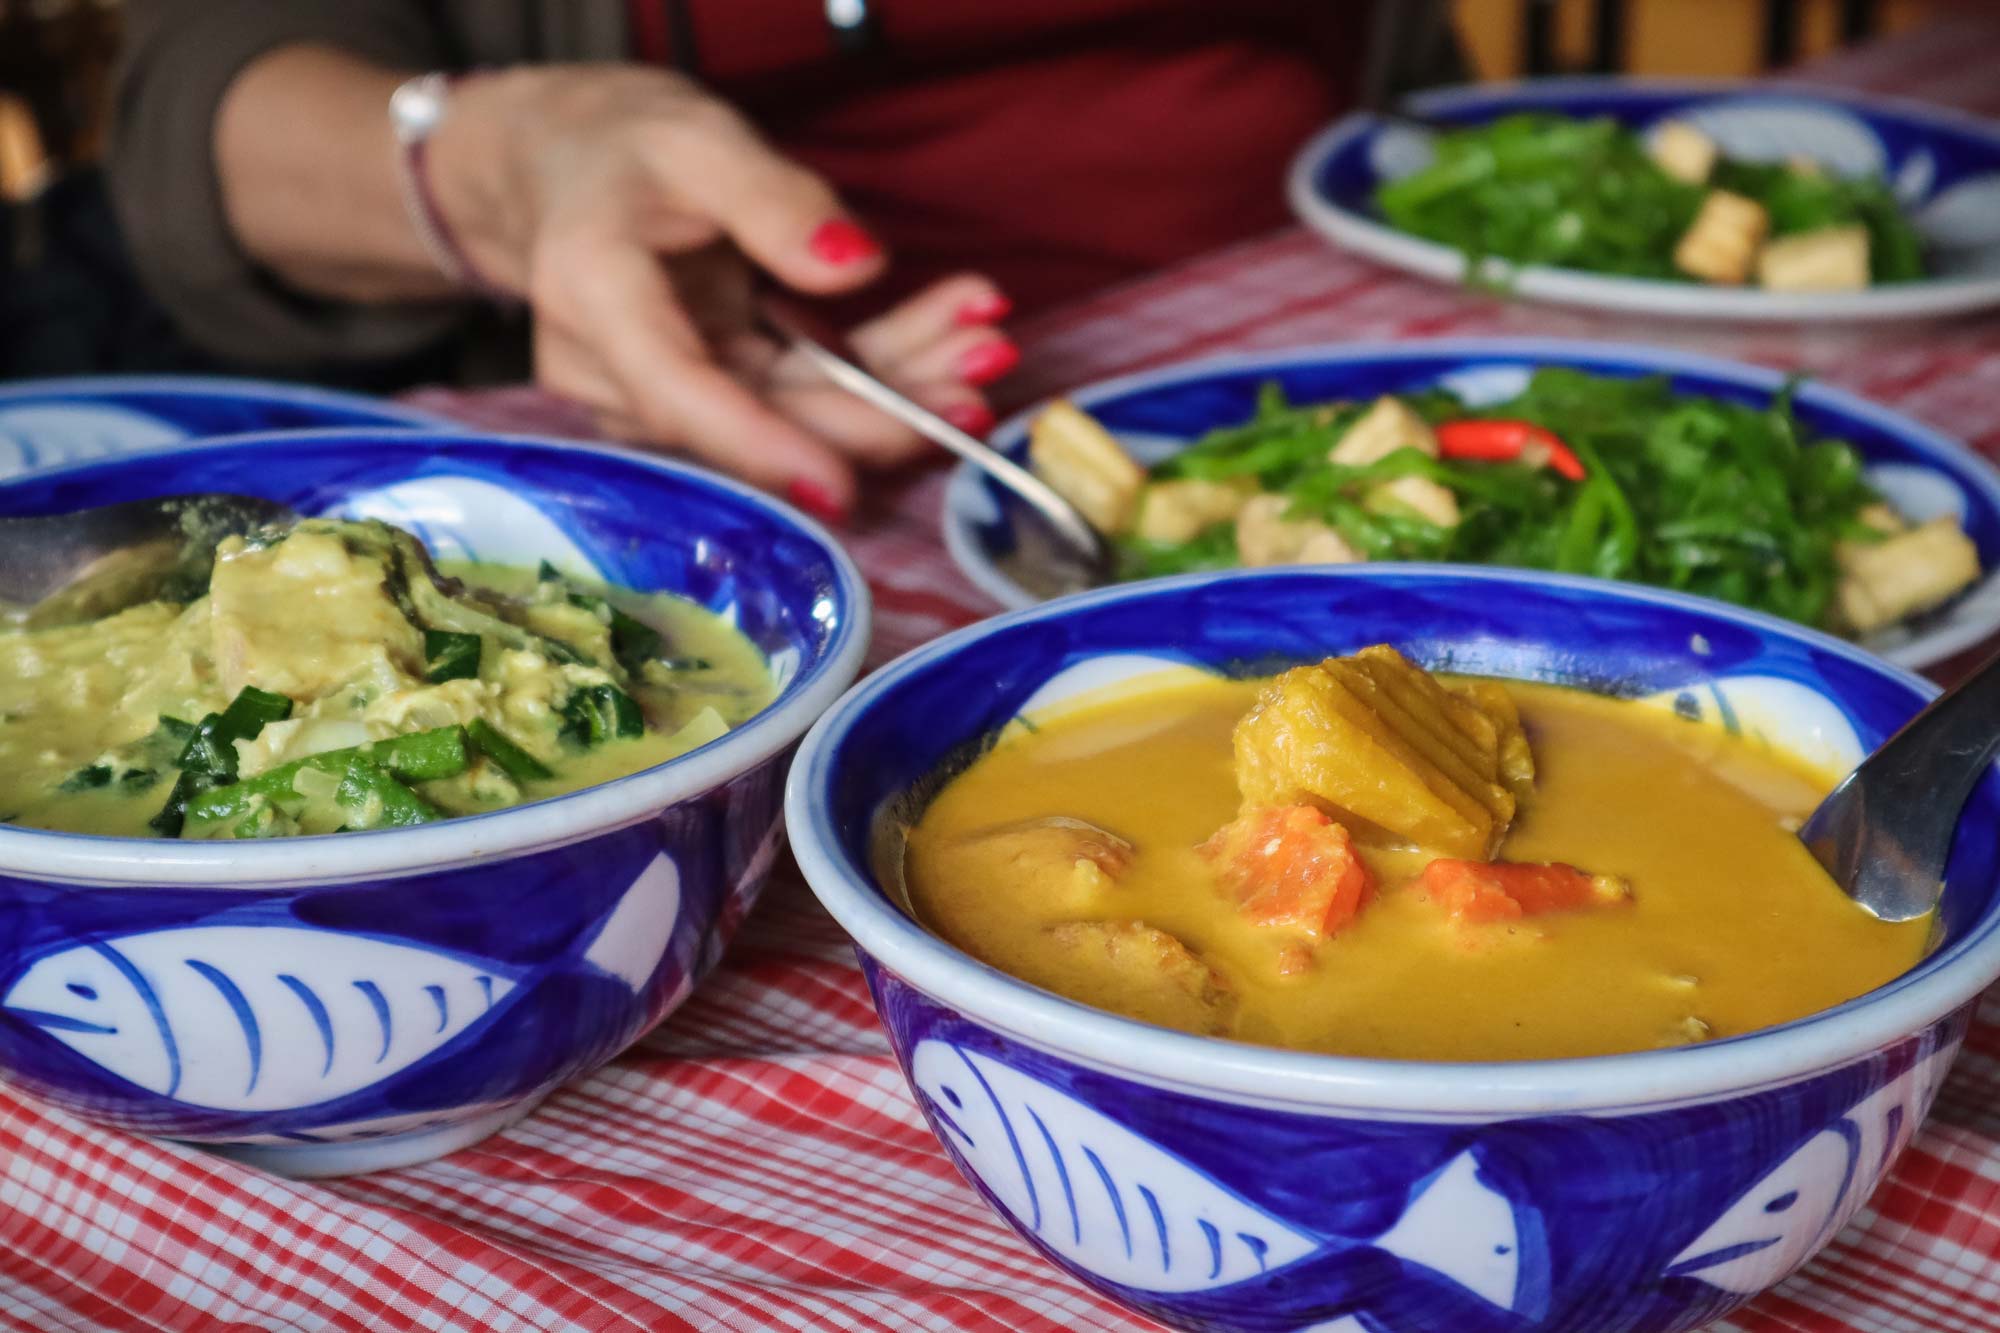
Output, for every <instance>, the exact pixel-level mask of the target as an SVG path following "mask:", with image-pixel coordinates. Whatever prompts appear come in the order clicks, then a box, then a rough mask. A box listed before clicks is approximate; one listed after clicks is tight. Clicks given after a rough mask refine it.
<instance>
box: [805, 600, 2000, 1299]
mask: <svg viewBox="0 0 2000 1333" xmlns="http://www.w3.org/2000/svg"><path fill="white" fill-rule="evenodd" d="M1932 692H1933V691H1932V687H1930V686H1929V685H1927V684H1925V683H1924V682H1923V681H1921V680H1920V679H1918V678H1917V677H1914V676H1912V675H1909V674H1908V673H1906V672H1903V671H1901V670H1899V669H1898V668H1896V667H1894V666H1891V665H1889V664H1887V663H1885V662H1883V661H1882V660H1881V659H1879V658H1876V657H1872V656H1870V655H1869V654H1867V653H1865V652H1863V651H1861V650H1859V649H1858V648H1855V647H1853V646H1851V645H1849V644H1846V643H1844V642H1841V641H1840V640H1837V639H1834V638H1832V637H1830V636H1826V635H1822V634H1818V633H1816V632H1814V631H1811V630H1807V629H1804V628H1802V627H1800V626H1797V625H1794V624H1788V623H1786V622H1783V621H1780V620H1778V619H1776V618H1773V617H1769V616H1765V615H1761V614H1758V613H1755V612H1751V611H1747V610H1742V609H1739V608H1733V607H1729V606H1726V605H1724V604H1721V603H1718V602H1711V601H1706V600H1702V599H1698V598H1693V597H1688V596H1684V595H1682V594H1678V593H1672V592H1666V591H1659V590H1651V589H1646V588H1641V587H1637V586H1633V585H1624V584H1610V583H1605V582H1602V581H1596V580H1590V579H1585V578H1577V577H1570V576H1565V575H1559V574H1533V573H1526V572H1520V571H1502V570H1482V569H1472V568H1465V567H1457V566H1438V565H1381V566H1367V567H1349V568H1340V569H1306V568H1293V569H1277V570H1264V571H1247V572H1235V573H1223V574H1211V575H1197V576H1188V577H1182V578H1178V579H1173V580H1163V581H1160V582H1156V583H1149V584H1143V585H1136V586H1131V587H1126V588H1117V589H1107V590H1100V591H1097V592H1093V593H1088V594H1083V595H1080V596H1076V597H1071V598H1065V599H1062V600H1060V601H1058V602H1054V603H1051V604H1049V605H1047V606H1045V607H1042V608H1039V609H1034V610H1029V611H1024V612H1019V613H1016V614H1013V615H1010V616H1006V617H1002V618H1000V619H998V620H994V621H989V622H987V623H985V624H983V625H979V626H975V627H973V628H971V629H968V630H964V631H961V632H960V633H958V634H955V635H953V636H950V637H948V638H946V639H943V640H940V641H939V642H938V643H936V644H933V645H931V646H929V647H927V648H924V649H921V650H919V651H917V652H915V653H913V654H911V655H909V656H907V657H905V658H903V659H901V660H900V661H899V662H897V663H895V664H892V665H891V666H889V667H887V668H885V669H884V670H882V671H880V672H879V673H877V674H876V675H874V676H873V677H871V678H870V679H869V680H868V681H866V682H865V683H864V684H863V685H862V686H860V687H859V688H857V689H856V690H855V691H853V692H852V693H850V694H849V695H848V697H847V698H846V699H845V700H843V701H842V702H841V703H840V704H839V705H837V706H836V707H835V709H834V710H833V711H832V712H831V713H829V714H828V715H827V717H826V718H824V719H823V720H822V721H821V722H820V723H819V724H818V725H817V726H816V727H815V729H814V731H813V732H812V733H810V734H809V735H808V737H807V739H806V741H805V743H804V745H803V746H802V748H801V751H800V754H799V757H798V760H797V762H796V764H795V766H794V769H793V773H792V776H791V778H790V781H789V788H788V795H787V802H788V816H789V821H790V825H791V829H792V837H793V843H794V847H795V848H796V850H797V852H798V855H799V861H800V864H801V866H802V867H803V868H804V870H805V873H806V876H807V878H808V879H809V880H810V882H811V883H812V885H813V887H814V889H815V891H816V892H817V893H818V894H819V896H820V898H821V900H822V901H823V902H824V903H825V904H826V905H827V907H828V908H829V909H830V910H831V911H832V913H833V914H834V916H835V917H836V918H838V919H839V921H840V922H841V924H842V925H843V926H844V927H846V929H847V930H848V931H849V932H850V933H851V934H852V935H853V936H854V938H855V939H856V941H857V942H858V944H859V946H860V950H861V953H862V956H863V960H864V965H865V967H866V969H867V972H868V977H869V981H870V984H871V986H872V988H873V992H874V996H875V1000H876V1004H877V1008H878V1010H879V1012H880V1013H881V1016H882V1019H883V1022H884V1025H885V1027H886V1028H887V1030H888V1033H889V1036H890V1039H891V1042H892V1044H893V1046H894V1048H895V1050H896V1052H897V1055H898V1057H899V1058H900V1060H901V1061H902V1063H903V1067H904V1070H905V1072H906V1074H907V1075H908V1077H909V1080H910V1083H911V1086H912V1088H913V1090H914V1092H915V1094H916V1097H917V1099H918V1101H919V1103H920V1105H921V1107H922V1109H923V1112H924V1114H925V1115H926V1117H927V1118H928V1120H929V1122H930V1124H931V1126H932V1128H933V1130H934V1131H935V1133H936V1134H937V1137H938V1140H939V1142H940V1143H941V1144H942V1145H943V1147H944V1149H945V1151H946V1153H947V1154H948V1155H949V1156H950V1157H951V1158H952V1160H953V1161H954V1162H955V1163H956V1164H957V1165H958V1167H959V1168H960V1170H961V1171H962V1172H963V1173H964V1175H965V1176H966V1178H967V1179H968V1180H969V1181H970V1182H971V1183H972V1184H973V1186H974V1187H975V1188H976V1189H977V1190H978V1191H979V1193H980V1194H981V1195H982V1196H983V1197H984V1198H985V1199H986V1201H987V1202H988V1203H989V1204H990V1205H991V1206H992V1207H993V1208H994V1209H995V1210H996V1211H998V1212H999V1213H1000V1215H1001V1216H1002V1217H1003V1218H1005V1219H1006V1220H1007V1221H1008V1222H1009V1223H1010V1224H1011V1225H1012V1226H1013V1227H1014V1228H1015V1229H1016V1230H1017V1231H1019V1232H1020V1233H1021V1235H1022V1236H1024V1237H1025V1238H1026V1239H1027V1240H1028V1241H1029V1242H1030V1243H1031V1244H1032V1245H1033V1246H1034V1247H1035V1248H1036V1249H1038V1250H1039V1251H1040V1252H1041V1253H1042V1254H1044V1255H1045V1256H1046V1257H1047V1258H1049V1259H1050V1260H1051V1261H1053V1262H1054V1263H1056V1264H1058V1265H1060V1266H1061V1267H1062V1268H1063V1269H1065V1270H1067V1271H1068V1272H1069V1273H1071V1274H1072V1275H1074V1276H1075V1277H1077V1278H1078V1279H1080V1280H1082V1281H1084V1282H1085V1283H1088V1284H1089V1285H1091V1286H1092V1287H1095V1288H1096V1289H1098V1290H1099V1291H1102V1292H1104V1293H1105V1294H1107V1295H1109V1296H1111V1297H1112V1298H1114V1299H1116V1300H1118V1301H1120V1302H1122V1303H1123V1304H1125V1305H1127V1306H1128V1307H1130V1308H1132V1309H1134V1310H1137V1311H1140V1312H1143V1313H1144V1314H1146V1315H1148V1316H1151V1317H1152V1318H1155V1319H1158V1320H1160V1321H1162V1322H1164V1323H1166V1324H1169V1325H1171V1326H1174V1327H1180V1328H1189V1329H1205V1330H1207V1329H1246V1330H1249V1329H1255V1330H1272V1329H1284V1330H1313V1331H1314V1333H1384V1331H1385V1330H1394V1329H1450V1330H1452V1331H1453V1333H1486V1331H1487V1330H1493V1331H1494V1333H1499V1331H1500V1330H1507V1331H1508V1333H1524V1331H1526V1330H1537V1331H1547V1333H1555V1331H1556V1330H1561V1331H1562V1333H1601V1331H1602V1330H1608V1329H1631V1330H1649V1331H1660V1330H1676V1329H1690V1328H1695V1327H1698V1326H1700V1325H1703V1324H1706V1323H1708V1322H1709V1321H1711V1320H1713V1319H1715V1318H1718V1317H1720V1316H1721V1315H1722V1314H1724V1313H1725V1312H1727V1311H1728V1310H1730V1309H1732V1308H1733V1307H1735V1306H1736V1305H1738V1304H1740V1303H1741V1302H1743V1301H1744V1300H1746V1299H1748V1298H1749V1297H1750V1296H1751V1295H1753V1294H1754V1293H1756V1292H1758V1291H1760V1290H1762V1289H1764V1288H1766V1287H1768V1286H1770V1285H1772V1284H1774V1283H1776V1282H1778V1281H1780V1280H1781V1279H1783V1278H1784V1277H1785V1276H1786V1275H1787V1274H1789V1273H1791V1272H1792V1271H1794V1270H1795V1269H1797V1268H1798V1267H1799V1266H1800V1265H1801V1264H1803V1263H1805V1262H1806V1261H1807V1260H1808V1259H1810V1258H1811V1257H1812V1256H1813V1255H1814V1254H1815V1253H1816V1252H1818V1250H1819V1249H1820V1248H1821V1247H1822V1246H1823V1245H1824V1244H1825V1243H1826V1242H1827V1241H1828V1240H1829V1239H1830V1238H1831V1237H1832V1236H1833V1235H1834V1234H1835V1233H1836V1232H1837V1231H1839V1230H1840V1228H1841V1227H1842V1226H1843V1225H1844V1224H1845V1223H1846V1222H1847V1220H1848V1219H1849V1218H1850V1217H1851V1216H1852V1215H1853V1214H1854V1212H1855V1210H1856V1209H1857V1208H1858V1207H1860V1205H1861V1204H1862V1202H1863V1201H1864V1200H1865V1199H1866V1198H1867V1197H1868V1195H1869V1193H1870V1192H1871V1191H1872V1190H1873V1189H1874V1188H1875V1186H1876V1184H1877V1183H1878V1182H1879V1181H1880V1180H1881V1179H1882V1177H1883V1175H1884V1173H1885V1172H1886V1171H1887V1170H1888V1169H1889V1166H1890V1164H1891V1163H1892V1162H1893V1161H1894V1159H1895V1157H1896V1155H1897V1153H1898V1152H1899V1151H1900V1150H1901V1149H1902V1147H1903V1146H1904V1145H1905V1144H1906V1143H1907V1142H1908V1141H1909V1139H1910V1137H1911V1136H1912V1134H1914V1133H1915V1131H1916V1129H1917V1126H1918V1125H1919V1123H1920V1122H1921V1120H1922V1119H1923V1116H1924V1114H1925V1112H1926V1111H1927V1109H1928V1108H1929V1105H1930V1102H1931V1099H1932V1097H1933V1095H1934V1093H1935V1091H1936V1089H1937V1087H1938V1084H1939V1083H1940V1082H1941V1080H1942V1079H1943V1077H1944V1075H1945V1072H1946V1069H1947V1067H1948V1066H1949V1064H1950V1061H1951V1059H1952V1057H1953V1055H1954V1054H1955V1053H1956V1051H1957V1049H1958V1045H1959V1043H1960V1041H1961V1039H1962V1037H1963V1035H1964V1031H1965V1025H1966V1021H1967V1015H1968V1012H1969V1006H1970V1005H1971V1003H1972V1002H1973V1001H1974V1000H1975V998H1976V997H1977V996H1978V994H1979V992H1980V991H1981V990H1982V989H1983V988H1984V987H1985V986H1987V985H1988V984H1990V983H1991V982H1992V981H1993V980H1994V979H1995V977H1996V976H2000V893H1996V885H2000V778H1995V777H1992V776H1989V778H1988V779H1987V780H1986V781H1985V782H1984V784H1983V785H1982V786H1981V787H1980V788H1979V790H1978V791H1977V793H1976V794H1975V796H1974V798H1973V801H1972V803H1971V804H1970V805H1969V806H1968V807H1967V811H1966V815H1965V817H1964V819H1963V821H1962V822H1961V825H1960V832H1959V837H1958V843H1957V846H1956V848H1955V851H1954V856H1953V859H1952V862H1951V865H1950V871H1949V876H1948V881H1947V884H1946V888H1945V893H1944V896H1943V900H1942V905H1941V907H1940V908H1939V910H1938V912H1937V913H1936V914H1935V917H1934V919H1933V918H1927V919H1924V920H1920V921H1915V922H1909V923H1904V924H1897V925H1892V924H1887V923H1884V922H1882V921H1879V920H1877V919H1875V918H1873V917H1871V916H1868V915H1867V914H1865V913H1864V912H1863V911H1862V910H1861V909H1860V908H1858V907H1857V906H1855V905H1854V904H1853V903H1852V902H1851V901H1850V900H1848V899H1847V898H1845V897H1844V896H1843V895H1841V893H1840V892H1839V891H1838V889H1837V888H1836V887H1835V886H1834V885H1833V883H1832V882H1831V881H1830V880H1829V879H1828V878H1827V877H1826V875H1825V874H1824V872H1823V871H1821V870H1820V868H1819V866H1818V865H1817V863H1816V862H1815V861H1814V860H1813V859H1812V857H1811V856H1810V855H1809V854H1808V853H1807V852H1806V851H1805V849H1804V847H1803V846H1802V845H1801V844H1800V843H1799V842H1798V840H1797V838H1796V836H1795V835H1794V830H1795V829H1796V828H1797V826H1798V821H1799V819H1800V818H1801V817H1802V816H1803V815H1805V814H1806V813H1807V812H1809V811H1810V810H1811V809H1812V807H1813V806H1814V805H1815V804H1816V802H1817V801H1818V800H1819V798H1820V797H1821V796H1822V795H1823V794H1824V793H1825V792H1826V791H1827V790H1828V789H1829V787H1830V786H1831V785H1832V783H1833V782H1834V781H1835V780H1836V778H1837V777H1838V776H1839V775H1840V774H1841V773H1843V772H1844V771H1845V770H1846V769H1847V768H1848V767H1849V766H1851V765H1852V764H1853V763H1854V762H1855V760H1856V759H1858V758H1859V757H1860V756H1861V755H1862V754H1864V753H1865V752H1866V751H1867V750H1869V749H1870V748H1872V747H1873V746H1875V745H1877V744H1879V743H1880V742H1881V741H1882V740H1883V739H1884V738H1886V737H1887V736H1888V735H1889V734H1891V733H1892V732H1893V731H1894V730H1895V729H1896V728H1897V727H1898V726H1899V725H1900V724H1901V723H1902V722H1903V721H1904V720H1906V719H1907V718H1908V717H1909V716H1910V715H1911V714H1912V713H1914V712H1915V711H1916V710H1917V709H1918V708H1919V707H1920V706H1921V705H1922V704H1923V702H1924V701H1925V699H1926V698H1927V697H1928V695H1929V694H1930V693H1932Z"/></svg>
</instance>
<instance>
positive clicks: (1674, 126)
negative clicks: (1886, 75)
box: [1374, 111, 1925, 291]
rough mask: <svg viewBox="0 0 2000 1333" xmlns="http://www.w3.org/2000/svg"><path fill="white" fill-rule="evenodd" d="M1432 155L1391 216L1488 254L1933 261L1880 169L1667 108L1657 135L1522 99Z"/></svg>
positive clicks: (1652, 272)
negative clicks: (1722, 139) (1766, 155)
mask: <svg viewBox="0 0 2000 1333" xmlns="http://www.w3.org/2000/svg"><path fill="white" fill-rule="evenodd" d="M1432 149H1433V153H1434V157H1433V160H1432V161H1431V163H1430V165H1428V166H1426V167H1424V168H1422V169H1421V170H1418V171H1415V172H1412V173H1410V174H1409V175H1406V176H1402V177H1400V178H1398V179H1393V180H1387V181H1384V182H1382V183H1381V184H1380V185H1379V186H1377V188H1376V190H1375V196H1374V199H1375V205H1376V207H1377V208H1378V209H1379V210H1380V211H1381V214H1382V216H1383V217H1384V218H1385V219H1386V220H1387V221H1388V222H1389V223H1390V224H1392V225H1393V226H1396V227H1399V228H1401V229H1402V230H1404V231H1407V232H1410V233H1412V234H1413V235H1417V236H1422V237H1424V238H1425V239H1427V240H1432V241H1437V242H1439V243H1441V244H1444V245H1449V246H1451V247H1452V248H1454V249H1456V250H1459V251H1461V252H1462V253H1463V254H1464V255H1465V256H1466V257H1467V260H1468V264H1469V269H1468V271H1473V272H1477V271H1478V269H1479V267H1480V264H1481V262H1482V261H1484V260H1487V259H1489V258H1493V259H1501V260H1505V261H1507V262H1508V263H1510V264H1515V265H1525V264H1537V265H1547V266H1550V267H1555V268H1569V269H1581V270H1585V271H1588V272H1593V273H1608V274H1618V275H1622V276H1625V277H1635V278H1652V279H1664V280H1676V281H1684V282H1690V281H1691V282H1712V283H1727V284H1736V283H1743V282H1746V281H1751V280H1753V279H1754V280H1755V281H1756V282H1757V283H1758V284H1759V285H1760V286H1763V287H1766V288H1770V289H1773V290H1791V291H1805V290H1819V291H1826V290H1852V289H1855V288H1860V287H1865V286H1868V285H1870V284H1872V283H1886V282H1909V281H1914V280H1916V279H1919V278H1922V277H1924V276H1925V268H1924V259H1923V246H1922V242H1921V240H1920V238H1919V237H1918V235H1917V233H1916V231H1915V230H1914V229H1913V228H1912V227H1911V225H1910V223H1909V220H1908V219H1907V218H1906V217H1905V216H1904V215H1903V211H1902V209H1901V208H1900V206H1899V205H1898V204H1897V202H1896V198H1895V196H1894V194H1893V193H1892V192H1891V191H1890V189H1889V186H1888V184H1887V183H1886V182H1885V181H1883V180H1882V179H1881V178H1880V177H1879V176H1873V175H1867V176H1858V177H1849V176H1843V175H1839V174H1837V173H1835V172H1832V171H1828V170H1826V169H1824V168H1823V167H1821V166H1820V165H1818V164H1817V163H1815V162H1813V161H1812V160H1811V159H1809V158H1803V157H1801V158H1798V159H1796V160H1792V161H1787V162H1753V161H1747V160H1743V159H1739V158H1731V157H1726V156H1723V155H1721V153H1720V152H1719V150H1718V148H1717V145H1716V144H1715V142H1714V141H1713V140H1712V139H1710V138H1708V136H1706V135H1705V134H1703V133H1702V132H1701V131H1700V130H1699V129H1696V128H1695V127H1694V126H1692V125H1688V124H1685V123H1682V122H1677V121H1669V122H1666V123H1665V124H1664V125H1662V126H1660V127H1659V128H1658V129H1657V130H1656V131H1655V133H1654V136H1653V138H1652V140H1651V142H1650V143H1649V142H1648V140H1647V139H1646V138H1645V137H1644V136H1642V135H1640V134H1639V133H1638V132H1636V131H1634V130H1633V129H1631V128H1629V127H1627V126H1625V125H1623V124H1621V123H1620V122H1618V121H1617V120H1614V119H1612V118H1611V117H1609V116H1593V117H1589V118H1581V117H1575V116H1568V115H1562V114H1559V113H1553V112H1537V111H1523V112H1517V113H1515V114H1512V115H1507V116H1502V117H1500V118H1499V119H1497V120H1495V121H1492V122H1491V123H1488V124H1483V125H1471V126H1466V127H1463V128H1453V129H1450V130H1447V131H1445V132H1443V133H1440V134H1438V135H1436V136H1435V138H1434V139H1433V140H1432Z"/></svg>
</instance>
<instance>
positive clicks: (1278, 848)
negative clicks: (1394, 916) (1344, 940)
mask: <svg viewBox="0 0 2000 1333" xmlns="http://www.w3.org/2000/svg"><path fill="white" fill-rule="evenodd" d="M1201 853H1202V855H1203V856H1204V857H1206V858H1208V861H1209V863H1210V864H1211V865H1213V866H1214V867H1215V869H1216V875H1217V877H1218V878H1219V879H1220V880H1221V882H1222V884H1223V886H1224V887H1225V888H1226V889H1227V890H1228V891H1229V893H1230V894H1231V896H1232V897H1234V898H1235V900H1236V902H1237V905H1238V907H1239V909H1240V910H1241V911H1242V913H1243V918H1244V920H1246V921H1249V922H1252V923H1253V924H1255V925H1259V926H1294V927H1297V928H1298V929H1300V930H1302V931H1304V932H1305V933H1306V934H1308V935H1313V936H1319V935H1331V934H1333V933H1334V932H1335V931H1337V930H1339V929H1340V928H1341V927H1342V926H1345V925H1346V924H1347V923H1348V922H1350V921H1352V920H1353V919H1354V915H1355V913H1357V912H1359V911H1360V910H1361V906H1362V904H1363V903H1364V902H1366V901H1367V899H1368V895H1369V894H1370V893H1372V892H1373V891H1374V887H1375V886H1374V881H1373V880H1372V878H1371V877H1370V876H1369V874H1368V867H1367V866H1365V865H1363V864H1362V863H1361V856H1360V854H1359V853H1358V852H1356V851H1355V850H1354V839H1353V837H1352V836H1350V835H1349V834H1348V832H1347V830H1346V828H1344V827H1343V826H1341V825H1339V824H1336V823H1334V822H1333V821H1332V820H1331V819H1329V818H1327V815H1326V812H1325V811H1323V810H1321V809H1319V808H1318V807H1317V806H1310V805H1282V806H1261V807H1259V808H1257V809H1254V810H1246V811H1245V812H1244V813H1243V814H1241V815H1240V816H1238V817H1237V818H1235V819H1233V820H1231V821H1230V822H1229V823H1227V824H1224V825H1223V826H1222V827H1221V828H1220V829H1218V830H1217V831H1216V833H1215V836H1214V837H1212V838H1210V839H1209V840H1208V841H1207V842H1205V843H1203V844H1202V845H1201Z"/></svg>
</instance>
